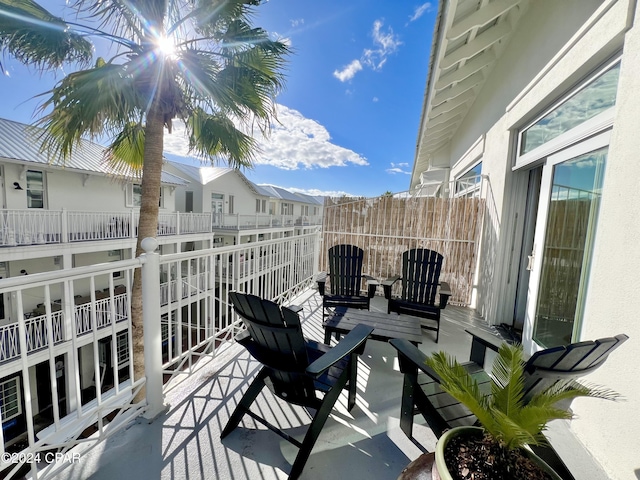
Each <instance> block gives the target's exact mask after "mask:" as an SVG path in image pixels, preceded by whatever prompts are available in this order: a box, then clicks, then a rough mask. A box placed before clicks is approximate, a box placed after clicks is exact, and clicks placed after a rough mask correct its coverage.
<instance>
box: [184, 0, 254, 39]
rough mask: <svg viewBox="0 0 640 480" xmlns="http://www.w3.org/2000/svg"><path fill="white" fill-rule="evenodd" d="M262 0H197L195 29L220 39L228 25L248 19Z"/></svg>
mask: <svg viewBox="0 0 640 480" xmlns="http://www.w3.org/2000/svg"><path fill="white" fill-rule="evenodd" d="M261 3H262V0H213V1H211V0H197V1H196V2H195V8H194V18H195V19H196V21H195V23H194V28H195V30H196V31H197V32H198V33H200V34H203V35H205V36H211V37H213V38H215V39H216V40H220V39H221V38H222V37H223V36H224V33H223V32H224V31H225V30H226V29H227V26H228V25H229V24H230V23H232V22H233V21H236V20H241V21H246V20H248V19H249V17H250V16H251V15H252V13H253V8H252V7H255V6H258V5H260V4H261Z"/></svg>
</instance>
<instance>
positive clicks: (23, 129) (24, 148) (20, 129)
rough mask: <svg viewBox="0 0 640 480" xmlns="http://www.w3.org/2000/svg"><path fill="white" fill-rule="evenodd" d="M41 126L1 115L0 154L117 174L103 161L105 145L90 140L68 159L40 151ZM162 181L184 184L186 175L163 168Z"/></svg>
mask: <svg viewBox="0 0 640 480" xmlns="http://www.w3.org/2000/svg"><path fill="white" fill-rule="evenodd" d="M41 135H42V129H40V128H38V127H34V126H31V125H25V124H24V123H19V122H14V121H12V120H7V119H5V118H0V158H4V159H7V160H9V161H14V162H16V163H23V162H28V163H36V164H41V165H48V166H50V167H53V168H54V169H71V170H78V171H83V172H92V173H98V174H102V175H115V173H114V171H113V170H112V169H111V168H110V167H109V166H108V165H107V163H106V162H105V161H104V157H103V156H104V151H105V147H103V146H101V145H98V144H97V143H94V142H91V141H89V140H81V141H80V144H79V145H78V146H76V147H74V149H73V152H72V155H71V157H70V158H68V159H67V160H62V159H61V158H57V159H56V158H54V159H51V158H50V157H49V156H48V155H47V154H46V152H41V151H40V145H41V139H40V136H41ZM161 181H162V183H165V184H170V185H185V184H186V182H185V180H184V179H182V178H180V177H177V176H175V175H171V174H169V173H167V172H162V180H161Z"/></svg>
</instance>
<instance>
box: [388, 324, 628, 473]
mask: <svg viewBox="0 0 640 480" xmlns="http://www.w3.org/2000/svg"><path fill="white" fill-rule="evenodd" d="M467 332H468V333H470V334H471V335H472V337H473V340H472V343H471V355H470V361H469V362H466V363H463V364H462V365H463V366H464V368H465V369H466V370H467V371H468V372H469V373H470V374H471V376H472V377H473V378H474V379H476V380H477V382H478V385H479V387H480V389H481V390H484V391H485V392H486V393H487V394H490V392H491V378H490V377H489V375H488V374H487V372H486V371H485V370H484V369H483V365H484V357H485V353H486V349H487V348H490V349H491V350H494V351H497V350H498V349H499V348H500V344H501V343H502V340H501V339H500V338H499V337H496V336H494V335H492V334H490V333H488V332H485V331H483V330H479V329H468V330H467ZM627 339H628V337H627V336H626V335H617V336H615V337H611V338H602V339H600V340H595V341H587V342H579V343H573V344H571V345H567V346H566V347H563V346H561V347H554V348H549V349H546V350H542V351H540V352H537V353H535V354H534V355H532V356H531V358H529V359H528V360H527V363H526V366H525V375H526V377H525V401H527V400H528V399H530V398H531V397H532V396H533V395H535V394H536V393H538V392H541V391H544V390H546V389H547V388H549V387H551V386H552V385H553V384H555V383H556V382H558V381H561V380H575V379H578V378H580V377H582V376H585V375H588V374H589V373H591V372H593V371H594V370H596V369H597V368H598V367H600V366H601V365H602V364H603V363H604V361H605V360H606V359H607V357H608V356H609V354H610V353H611V352H613V351H614V350H615V349H616V348H618V347H619V346H620V345H622V343H624V342H625V341H626V340H627ZM389 343H391V345H393V346H394V347H395V348H396V350H398V362H399V364H400V371H401V372H402V373H403V374H404V384H403V387H402V404H401V409H400V428H401V429H402V431H403V432H404V433H405V434H406V435H407V436H408V437H409V438H411V437H412V435H413V417H414V415H415V414H416V413H421V414H422V415H423V417H424V418H425V420H426V421H427V423H428V425H429V427H430V428H431V429H432V430H433V432H434V434H435V435H436V436H437V437H440V436H441V435H442V433H443V432H444V431H445V430H447V429H449V428H453V427H458V426H464V425H474V424H476V421H477V419H476V417H475V416H474V415H473V414H472V413H471V412H470V411H469V410H468V409H467V408H466V407H464V406H463V405H461V404H460V403H459V402H458V401H457V400H456V399H454V398H453V397H451V396H450V395H449V394H448V393H446V392H444V391H442V389H441V388H440V385H439V380H438V379H439V377H438V374H436V372H434V371H433V370H432V369H431V368H429V367H428V366H427V365H426V363H425V361H426V359H427V355H425V354H424V353H423V352H421V351H420V350H418V348H417V347H416V346H415V345H413V344H411V343H410V342H407V341H406V340H400V339H393V340H390V341H389ZM532 449H533V451H534V452H535V453H536V454H537V455H538V456H539V457H541V458H542V459H543V460H545V461H546V462H547V463H548V464H549V465H550V466H551V467H552V468H553V469H554V470H556V472H557V473H558V474H559V475H560V476H561V477H562V478H563V479H566V480H571V479H573V476H572V475H571V473H570V472H569V470H568V469H567V467H566V466H565V465H564V463H563V462H562V460H561V459H560V458H559V457H558V455H557V454H556V452H555V451H554V450H553V448H551V447H550V446H548V445H541V446H532Z"/></svg>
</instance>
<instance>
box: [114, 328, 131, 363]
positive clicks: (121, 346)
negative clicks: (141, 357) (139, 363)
mask: <svg viewBox="0 0 640 480" xmlns="http://www.w3.org/2000/svg"><path fill="white" fill-rule="evenodd" d="M116 352H117V358H118V369H120V368H122V367H126V366H127V365H129V334H128V332H127V330H124V331H123V332H120V333H118V335H117V336H116Z"/></svg>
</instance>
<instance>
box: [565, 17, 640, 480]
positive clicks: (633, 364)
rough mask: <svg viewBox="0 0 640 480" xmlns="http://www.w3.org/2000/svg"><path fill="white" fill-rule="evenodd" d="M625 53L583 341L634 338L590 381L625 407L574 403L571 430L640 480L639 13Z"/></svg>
mask: <svg viewBox="0 0 640 480" xmlns="http://www.w3.org/2000/svg"><path fill="white" fill-rule="evenodd" d="M624 50H625V53H624V57H623V60H622V65H621V71H620V82H619V85H618V102H617V106H616V120H615V125H614V129H613V132H612V139H611V143H610V146H609V155H608V158H607V167H606V172H605V178H604V185H603V195H602V203H601V205H600V214H599V217H598V231H597V235H596V240H595V246H594V256H593V261H592V266H591V276H590V285H589V295H588V296H587V301H586V308H585V320H584V325H583V331H582V334H583V337H584V338H599V337H602V336H610V335H614V334H618V333H625V334H627V335H628V336H629V337H630V340H629V341H627V343H626V344H624V345H623V346H621V347H620V349H619V350H618V351H616V352H615V354H614V355H612V356H611V358H610V359H609V360H608V361H607V365H606V368H604V367H603V368H602V369H601V370H599V371H597V372H595V373H594V374H593V375H592V376H590V377H589V380H590V381H592V382H594V383H597V384H601V385H605V386H607V387H610V388H612V389H614V390H616V391H617V392H619V393H621V394H622V395H623V396H624V397H625V401H624V402H618V403H607V404H606V405H603V404H602V402H599V401H590V399H585V400H581V401H579V402H576V403H575V411H576V413H577V414H578V415H579V419H578V420H574V421H573V425H572V427H573V430H574V431H575V432H576V433H577V435H578V437H579V438H580V439H581V440H582V441H583V442H584V443H585V445H587V447H588V448H589V449H590V450H591V451H592V452H594V454H596V457H597V459H598V460H599V461H600V463H601V464H602V465H603V466H604V467H605V469H606V470H607V471H608V472H610V473H611V477H612V478H614V479H616V480H618V479H619V480H622V479H636V478H640V454H639V452H640V413H639V412H640V366H639V364H638V358H637V355H638V351H639V349H640V322H639V321H638V315H639V313H638V312H640V298H639V295H638V293H639V292H640V273H639V272H640V249H638V239H640V218H639V214H640V196H639V195H638V155H639V152H640V135H638V118H639V116H640V95H638V92H640V12H636V18H635V27H634V28H633V29H632V30H630V31H629V33H628V34H627V36H626V39H625V46H624ZM594 419H597V421H595V422H594V421H593V420H594Z"/></svg>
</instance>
